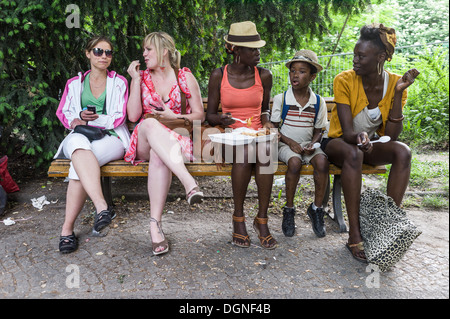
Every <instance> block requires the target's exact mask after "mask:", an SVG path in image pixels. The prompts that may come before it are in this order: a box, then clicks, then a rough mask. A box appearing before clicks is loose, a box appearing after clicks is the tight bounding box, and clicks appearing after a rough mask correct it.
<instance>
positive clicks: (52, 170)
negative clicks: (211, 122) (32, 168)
mask: <svg viewBox="0 0 450 319" xmlns="http://www.w3.org/2000/svg"><path fill="white" fill-rule="evenodd" d="M324 99H325V101H326V103H327V108H328V119H329V118H330V115H331V109H332V108H333V106H334V105H335V103H334V102H333V98H324ZM207 104H208V101H207V98H203V106H204V109H205V111H206V107H207ZM271 106H272V101H271ZM133 127H134V125H129V128H130V131H132V128H133ZM185 165H186V168H187V169H188V171H189V172H190V173H191V174H192V176H230V175H231V168H232V164H229V163H225V164H224V165H223V166H222V167H221V168H218V167H217V166H216V164H215V163H204V162H201V163H185ZM69 167H70V161H69V160H68V159H55V160H53V161H52V163H51V165H50V167H49V169H48V176H49V177H67V176H68V173H69ZM286 170H287V165H286V164H284V163H282V162H278V163H277V170H276V172H275V175H285V173H286ZM385 172H386V167H385V166H384V165H380V166H371V165H363V170H362V173H363V174H383V173H385ZM313 173H314V169H313V167H312V165H303V166H302V169H301V172H300V175H313ZM329 173H330V175H333V192H332V207H333V210H332V211H333V215H329V216H330V218H331V219H332V220H334V221H335V222H337V224H338V225H339V230H340V232H346V231H347V226H346V224H345V221H344V217H343V213H342V204H341V193H342V190H341V169H340V168H339V167H337V166H335V165H333V164H330V168H329ZM147 175H148V162H143V163H140V164H139V165H136V166H134V165H132V164H130V163H128V162H125V161H124V160H117V161H112V162H110V163H108V164H106V165H104V166H102V167H101V176H102V188H103V193H104V196H105V199H106V201H107V202H108V204H110V205H112V178H113V177H115V178H120V177H135V176H147ZM330 185H331V183H330V181H329V183H328V189H327V192H326V194H327V195H326V196H325V198H324V203H323V204H324V207H327V206H328V198H329V194H330V190H331V186H330Z"/></svg>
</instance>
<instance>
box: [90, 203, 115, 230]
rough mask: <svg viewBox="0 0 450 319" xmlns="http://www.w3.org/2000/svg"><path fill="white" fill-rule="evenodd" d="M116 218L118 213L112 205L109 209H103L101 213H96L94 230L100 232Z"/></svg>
mask: <svg viewBox="0 0 450 319" xmlns="http://www.w3.org/2000/svg"><path fill="white" fill-rule="evenodd" d="M114 218H116V213H115V212H114V210H113V209H112V208H110V207H108V209H105V210H102V211H101V212H100V213H98V214H95V219H94V230H95V231H97V232H99V231H101V230H102V229H103V228H105V227H106V226H108V225H109V224H111V222H112V220H113V219H114Z"/></svg>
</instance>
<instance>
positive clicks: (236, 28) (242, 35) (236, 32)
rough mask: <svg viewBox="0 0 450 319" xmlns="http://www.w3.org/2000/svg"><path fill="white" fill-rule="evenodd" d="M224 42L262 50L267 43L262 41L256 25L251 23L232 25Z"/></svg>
mask: <svg viewBox="0 0 450 319" xmlns="http://www.w3.org/2000/svg"><path fill="white" fill-rule="evenodd" d="M224 40H225V42H227V43H230V44H234V45H237V46H240V47H247V48H261V47H263V46H265V45H266V41H264V40H261V37H260V36H259V33H258V32H257V31H256V25H255V24H254V23H253V22H251V21H244V22H237V23H233V24H231V25H230V31H229V32H228V34H227V35H226V36H225V37H224Z"/></svg>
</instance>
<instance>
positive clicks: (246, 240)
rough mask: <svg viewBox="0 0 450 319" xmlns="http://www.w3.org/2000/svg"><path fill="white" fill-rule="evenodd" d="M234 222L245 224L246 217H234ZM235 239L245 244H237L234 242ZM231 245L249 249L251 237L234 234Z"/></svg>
mask: <svg viewBox="0 0 450 319" xmlns="http://www.w3.org/2000/svg"><path fill="white" fill-rule="evenodd" d="M233 222H236V223H244V222H245V217H244V216H242V217H237V216H234V215H233ZM233 229H234V225H233ZM235 239H240V240H242V241H243V242H244V243H238V242H235V241H234V240H235ZM231 244H233V245H235V246H238V247H241V248H248V247H250V237H248V235H241V234H237V233H233V239H232V240H231Z"/></svg>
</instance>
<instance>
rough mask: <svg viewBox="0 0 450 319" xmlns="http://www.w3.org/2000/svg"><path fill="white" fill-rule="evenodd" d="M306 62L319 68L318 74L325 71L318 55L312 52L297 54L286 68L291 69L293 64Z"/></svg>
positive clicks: (305, 51)
mask: <svg viewBox="0 0 450 319" xmlns="http://www.w3.org/2000/svg"><path fill="white" fill-rule="evenodd" d="M297 61H299V62H306V63H309V64H311V65H314V66H315V67H316V68H317V72H320V71H322V70H323V66H321V65H320V64H319V59H318V58H317V54H316V53H314V52H313V51H311V50H300V51H297V52H296V53H295V56H294V57H293V58H292V59H291V60H290V61H289V62H287V63H286V67H287V68H288V69H289V68H290V67H291V63H292V62H297Z"/></svg>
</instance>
